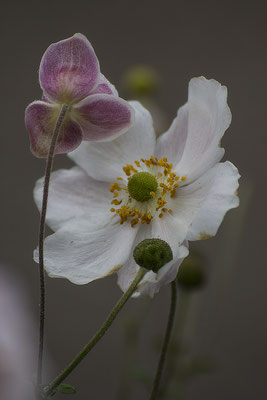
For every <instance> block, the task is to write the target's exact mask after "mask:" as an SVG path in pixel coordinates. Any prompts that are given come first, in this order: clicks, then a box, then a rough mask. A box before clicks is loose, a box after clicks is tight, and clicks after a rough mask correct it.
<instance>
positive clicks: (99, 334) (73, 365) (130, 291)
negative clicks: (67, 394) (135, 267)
mask: <svg viewBox="0 0 267 400" xmlns="http://www.w3.org/2000/svg"><path fill="white" fill-rule="evenodd" d="M146 272H147V270H145V269H143V268H140V269H139V271H138V273H137V275H136V277H135V279H134V281H133V282H132V284H131V286H130V287H129V289H128V290H127V291H126V292H125V293H124V295H123V296H122V297H121V298H120V300H119V301H118V303H117V304H116V305H115V307H114V308H113V310H112V311H111V313H110V314H109V316H108V317H107V319H106V321H105V322H104V323H103V325H102V326H101V328H100V329H99V330H98V331H97V333H96V334H95V336H94V337H93V338H92V339H91V340H90V342H89V343H87V345H86V346H85V347H84V348H83V349H82V350H81V352H80V353H79V354H78V355H77V356H76V357H75V358H74V359H73V360H72V361H71V363H70V364H69V365H68V366H67V367H66V368H65V369H64V370H63V371H62V372H61V373H60V374H59V375H58V376H57V377H56V379H54V381H52V382H51V383H50V384H49V385H48V386H46V387H45V388H44V393H43V398H44V399H47V398H48V397H50V396H51V395H52V394H54V393H55V390H56V388H57V387H58V386H59V385H60V383H61V382H63V381H64V379H65V378H67V376H69V374H70V373H71V372H72V371H73V370H74V368H76V367H77V365H78V364H79V363H80V362H81V361H82V360H83V359H84V357H85V356H86V355H87V354H88V353H89V352H90V351H91V350H92V348H93V347H94V346H95V345H96V344H97V343H98V342H99V340H100V339H101V338H102V337H103V335H104V334H105V333H106V331H107V330H108V328H109V327H110V326H111V324H112V322H113V321H114V319H115V318H116V316H117V314H118V313H119V311H120V310H121V309H122V307H123V306H124V304H125V303H126V302H127V300H128V299H129V298H130V297H131V295H132V294H133V292H134V291H135V289H136V287H137V285H138V283H139V282H140V281H141V280H142V279H143V277H144V275H145V273H146Z"/></svg>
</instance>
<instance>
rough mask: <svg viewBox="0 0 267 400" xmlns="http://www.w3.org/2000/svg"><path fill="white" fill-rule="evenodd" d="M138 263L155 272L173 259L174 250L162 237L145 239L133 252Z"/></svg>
mask: <svg viewBox="0 0 267 400" xmlns="http://www.w3.org/2000/svg"><path fill="white" fill-rule="evenodd" d="M133 257H134V260H135V262H136V264H138V265H140V267H143V268H145V269H148V270H152V271H153V272H155V273H156V272H158V270H159V269H160V268H161V267H163V266H164V265H165V264H167V263H168V262H169V261H171V260H172V259H173V255H172V250H171V248H170V246H169V245H168V243H167V242H165V241H164V240H161V239H145V240H143V241H142V242H140V243H139V244H138V245H137V246H136V248H135V249H134V252H133Z"/></svg>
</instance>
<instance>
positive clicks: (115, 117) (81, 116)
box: [73, 94, 134, 141]
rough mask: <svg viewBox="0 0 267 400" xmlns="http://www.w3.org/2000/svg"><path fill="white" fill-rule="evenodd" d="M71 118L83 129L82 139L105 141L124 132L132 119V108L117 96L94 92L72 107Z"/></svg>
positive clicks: (131, 122)
mask: <svg viewBox="0 0 267 400" xmlns="http://www.w3.org/2000/svg"><path fill="white" fill-rule="evenodd" d="M73 118H74V119H75V120H76V121H77V122H78V123H79V125H80V126H81V128H82V131H83V139H84V140H89V141H106V140H111V139H115V138H116V137H118V136H120V135H121V134H122V133H124V132H126V131H127V130H128V129H129V128H130V127H131V125H132V124H133V121H134V110H133V108H132V107H131V106H130V105H129V103H128V102H127V101H125V100H123V99H121V98H119V97H117V96H111V95H108V94H94V95H90V96H88V97H86V98H85V99H84V100H82V101H80V102H79V103H78V104H76V105H75V106H74V107H73Z"/></svg>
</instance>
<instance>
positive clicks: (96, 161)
mask: <svg viewBox="0 0 267 400" xmlns="http://www.w3.org/2000/svg"><path fill="white" fill-rule="evenodd" d="M130 104H131V106H132V107H133V108H134V110H135V122H134V125H133V126H132V127H131V128H130V129H129V130H128V131H127V132H126V133H125V134H123V135H121V136H120V137H119V138H117V139H115V140H112V141H111V142H103V143H86V142H83V143H82V144H81V146H79V148H78V149H77V150H75V151H73V152H71V153H69V154H68V156H69V157H70V158H71V159H72V160H73V161H75V162H76V163H77V164H78V165H79V166H80V167H81V168H83V169H84V170H85V171H86V172H87V173H88V175H90V176H92V177H93V178H95V179H97V180H101V181H105V182H115V181H116V178H117V177H118V176H121V175H122V174H123V170H122V168H123V167H124V166H125V165H126V164H127V163H130V164H131V163H133V162H134V160H140V158H142V157H144V158H149V157H150V156H151V155H152V154H153V153H154V149H155V132H154V128H153V122H152V118H151V115H150V113H149V112H148V111H147V110H146V109H145V108H144V107H143V106H142V105H141V104H140V103H138V102H130Z"/></svg>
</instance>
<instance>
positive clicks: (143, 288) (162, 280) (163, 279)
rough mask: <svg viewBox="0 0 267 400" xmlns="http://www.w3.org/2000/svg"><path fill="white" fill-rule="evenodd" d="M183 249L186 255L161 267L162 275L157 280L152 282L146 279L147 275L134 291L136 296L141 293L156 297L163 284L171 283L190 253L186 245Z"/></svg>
mask: <svg viewBox="0 0 267 400" xmlns="http://www.w3.org/2000/svg"><path fill="white" fill-rule="evenodd" d="M182 251H183V253H184V256H183V257H182V258H179V259H178V260H177V261H176V263H174V264H173V263H172V264H171V265H168V266H164V267H163V268H161V270H160V271H159V272H161V275H158V277H157V278H158V279H157V280H156V281H155V282H150V281H149V280H146V276H145V277H144V279H143V280H142V282H141V285H140V286H139V288H138V290H137V291H136V292H135V293H134V296H135V297H138V296H140V295H146V296H150V297H154V295H155V294H156V293H158V292H159V291H160V289H161V287H162V286H165V285H168V284H169V283H171V282H172V281H173V280H174V279H175V278H176V276H177V272H178V269H179V267H180V265H181V263H182V262H183V260H184V258H185V257H186V256H187V255H188V250H187V249H186V247H184V246H182V248H181V252H182Z"/></svg>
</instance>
